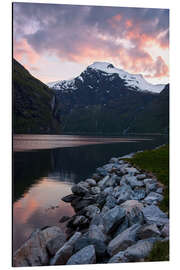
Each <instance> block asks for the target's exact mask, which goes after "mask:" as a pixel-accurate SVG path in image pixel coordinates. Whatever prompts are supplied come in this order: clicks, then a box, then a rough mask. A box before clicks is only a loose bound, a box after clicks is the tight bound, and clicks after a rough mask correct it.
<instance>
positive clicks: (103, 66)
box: [89, 62, 165, 93]
mask: <svg viewBox="0 0 180 270" xmlns="http://www.w3.org/2000/svg"><path fill="white" fill-rule="evenodd" d="M89 68H92V69H95V70H101V71H103V72H105V73H107V74H114V73H116V74H118V75H119V77H120V78H121V79H124V80H125V83H126V85H127V86H130V87H132V88H135V89H137V90H140V91H150V92H156V93H160V92H161V91H162V90H163V89H164V87H165V84H151V83H149V82H147V81H146V80H145V79H144V77H143V76H142V75H141V74H130V73H128V72H126V71H124V70H123V69H118V68H116V67H114V66H113V65H112V64H111V63H107V62H94V63H93V64H92V65H90V66H89Z"/></svg>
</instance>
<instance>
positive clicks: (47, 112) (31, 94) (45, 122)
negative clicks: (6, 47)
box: [13, 59, 60, 134]
mask: <svg viewBox="0 0 180 270" xmlns="http://www.w3.org/2000/svg"><path fill="white" fill-rule="evenodd" d="M53 97H54V93H53V91H52V90H51V89H49V88H48V87H47V86H46V85H45V84H43V83H42V82H41V81H39V80H37V79H36V78H34V77H33V76H32V75H31V74H30V73H29V72H28V71H27V70H26V69H25V68H24V67H23V66H22V65H21V64H20V63H18V62H17V61H16V60H15V59H13V133H37V134H40V133H43V134H45V133H50V134H51V133H58V132H59V131H60V128H59V127H60V125H59V123H58V121H57V120H56V119H55V118H54V116H53Z"/></svg>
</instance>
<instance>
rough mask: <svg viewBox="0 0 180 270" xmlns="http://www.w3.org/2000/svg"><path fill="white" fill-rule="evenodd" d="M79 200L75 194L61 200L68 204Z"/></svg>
mask: <svg viewBox="0 0 180 270" xmlns="http://www.w3.org/2000/svg"><path fill="white" fill-rule="evenodd" d="M76 198H77V195H75V194H70V195H67V196H65V197H63V198H62V199H61V200H62V201H63V202H66V203H70V202H72V201H73V200H74V199H76Z"/></svg>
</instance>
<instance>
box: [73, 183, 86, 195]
mask: <svg viewBox="0 0 180 270" xmlns="http://www.w3.org/2000/svg"><path fill="white" fill-rule="evenodd" d="M88 188H89V184H88V183H86V182H79V183H78V184H75V185H73V186H72V188H71V191H72V193H74V194H77V195H84V194H86V193H88Z"/></svg>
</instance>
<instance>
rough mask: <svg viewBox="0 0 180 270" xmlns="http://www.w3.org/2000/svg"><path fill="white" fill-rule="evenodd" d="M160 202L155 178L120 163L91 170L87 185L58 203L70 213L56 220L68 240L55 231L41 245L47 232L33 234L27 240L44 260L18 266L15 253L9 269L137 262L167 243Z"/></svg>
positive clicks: (160, 189) (80, 185)
mask: <svg viewBox="0 0 180 270" xmlns="http://www.w3.org/2000/svg"><path fill="white" fill-rule="evenodd" d="M162 199H163V187H162V185H161V184H160V183H158V182H157V180H156V179H155V178H153V177H149V175H148V174H147V173H144V172H142V171H140V170H137V169H136V168H134V167H132V166H131V165H130V164H129V163H128V162H125V161H123V160H122V159H121V158H112V159H111V160H110V161H109V163H108V164H106V165H104V166H103V167H100V168H97V170H96V173H95V174H93V176H92V178H91V179H87V180H85V181H82V182H79V183H78V184H75V185H73V186H72V194H70V195H68V196H66V197H64V198H63V199H62V200H63V201H64V202H67V203H71V205H72V207H73V208H74V209H75V212H76V214H75V215H74V216H72V217H69V218H68V217H64V218H63V219H61V220H60V222H65V221H66V222H67V224H66V225H67V234H68V237H67V238H66V239H65V236H63V233H62V231H60V229H59V228H58V229H59V233H57V235H56V233H55V236H53V237H51V239H49V238H50V237H48V239H46V240H41V237H42V239H44V238H43V237H44V236H41V235H44V234H47V233H46V231H47V230H51V229H50V228H47V229H45V230H43V231H38V232H37V233H35V234H34V235H33V236H32V237H34V238H38V239H39V240H38V241H40V242H41V245H42V246H43V249H44V250H45V251H46V253H47V254H46V256H44V255H41V254H40V255H39V254H38V255H37V257H38V260H39V261H38V260H34V261H33V260H30V259H29V256H26V255H24V259H23V261H22V260H21V265H19V264H18V258H19V257H18V256H19V254H20V256H21V255H22V247H21V250H19V251H17V252H16V254H15V257H14V264H15V266H22V264H23V266H25V265H48V264H49V265H61V264H72V265H74V264H93V263H119V262H134V261H143V260H144V258H145V257H146V256H147V255H148V254H149V252H150V251H151V249H152V247H153V245H154V243H155V242H156V241H166V240H168V238H169V219H168V217H167V215H166V213H164V212H162V211H161V210H160V209H159V207H158V203H159V202H160V201H161V200H162ZM51 228H53V227H51ZM55 228H57V227H55ZM56 230H57V229H56ZM37 235H38V237H37ZM48 235H49V233H48ZM32 237H31V238H30V239H31V240H29V241H31V242H32ZM47 240H48V241H47ZM36 241H37V240H36ZM42 243H43V244H42ZM32 248H33V247H32ZM24 249H26V247H24ZM44 250H43V251H42V254H43V252H45V251H44ZM39 252H40V251H39ZM31 253H32V252H31ZM23 254H27V252H25V251H24V253H23Z"/></svg>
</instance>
